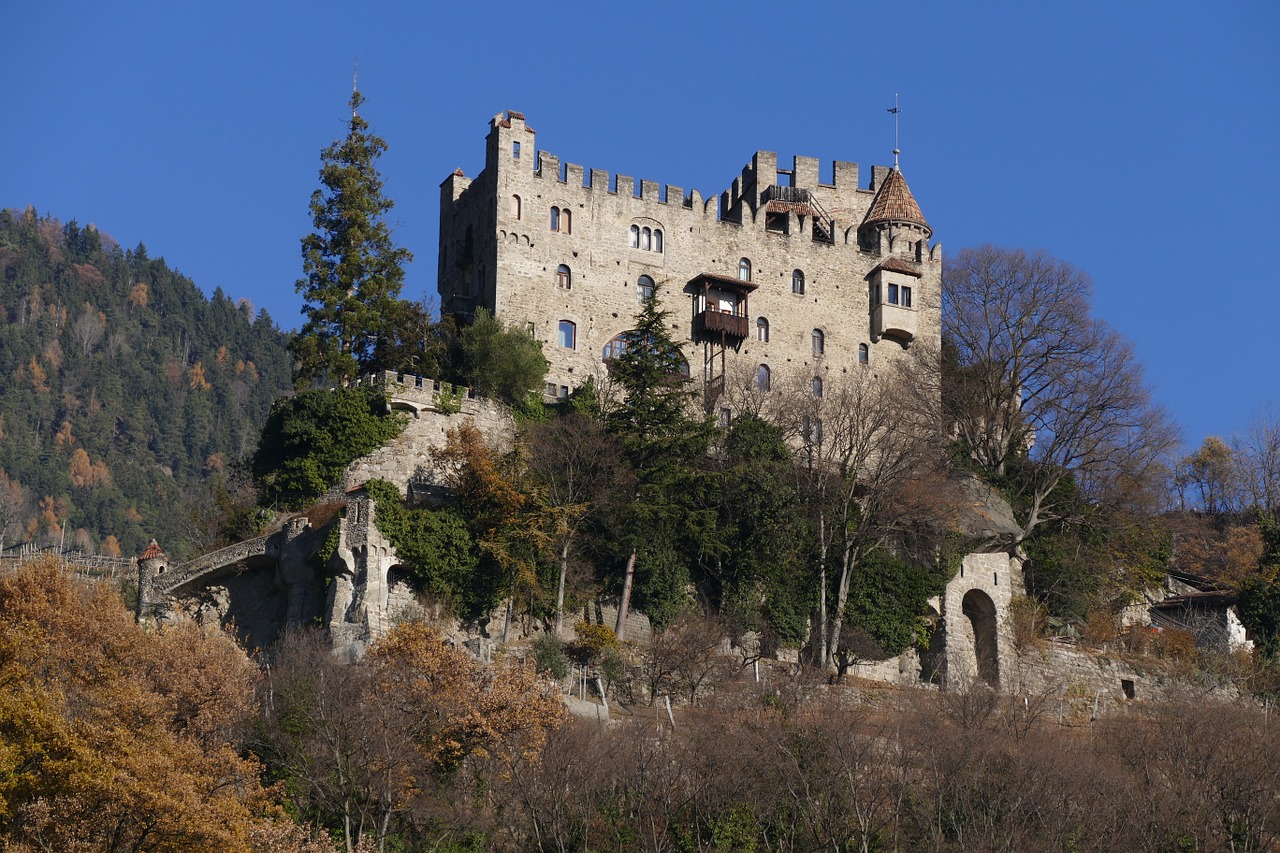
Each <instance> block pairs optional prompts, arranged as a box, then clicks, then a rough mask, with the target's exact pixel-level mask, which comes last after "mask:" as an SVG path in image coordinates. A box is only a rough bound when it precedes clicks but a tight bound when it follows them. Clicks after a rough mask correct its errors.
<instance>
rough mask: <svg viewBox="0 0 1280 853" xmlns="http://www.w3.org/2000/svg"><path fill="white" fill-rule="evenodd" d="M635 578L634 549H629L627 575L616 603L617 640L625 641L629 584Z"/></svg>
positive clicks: (629, 592)
mask: <svg viewBox="0 0 1280 853" xmlns="http://www.w3.org/2000/svg"><path fill="white" fill-rule="evenodd" d="M635 576H636V549H635V548H632V549H631V556H630V557H628V558H627V574H626V576H625V577H624V578H623V580H622V600H621V601H619V602H618V625H617V627H616V628H615V629H614V633H615V634H617V635H618V639H619V640H623V639H626V638H625V637H624V636H623V634H625V633H626V630H627V611H628V610H629V609H630V608H631V582H632V580H633V579H634V578H635Z"/></svg>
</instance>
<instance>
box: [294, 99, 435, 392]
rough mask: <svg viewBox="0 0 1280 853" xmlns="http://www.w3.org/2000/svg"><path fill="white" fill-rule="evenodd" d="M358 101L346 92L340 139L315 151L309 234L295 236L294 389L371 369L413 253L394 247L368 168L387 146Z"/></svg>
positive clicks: (378, 182) (377, 178)
mask: <svg viewBox="0 0 1280 853" xmlns="http://www.w3.org/2000/svg"><path fill="white" fill-rule="evenodd" d="M362 103H364V97H363V96H362V95H361V94H360V92H359V91H354V92H352V94H351V122H350V125H349V127H348V131H347V136H346V138H345V139H343V140H342V141H341V142H334V143H333V144H332V145H330V146H329V147H328V148H325V149H324V151H323V152H322V154H321V159H322V161H323V166H321V168H320V183H321V184H322V188H321V189H318V190H316V191H315V192H314V193H313V194H312V195H311V216H312V220H313V222H314V223H315V228H316V230H315V232H314V233H312V234H308V235H307V236H306V237H304V238H302V268H303V271H304V272H305V273H306V277H305V278H302V279H299V280H298V283H297V290H298V292H299V293H301V294H302V295H303V297H304V298H305V299H306V305H305V307H304V308H303V314H304V316H305V317H306V322H304V323H303V324H302V329H301V330H300V331H299V333H298V336H297V337H296V338H294V340H293V342H292V344H291V345H290V346H291V349H292V351H293V355H294V357H295V359H296V360H297V374H296V376H295V384H296V385H297V386H298V387H299V388H305V387H307V386H308V385H310V384H311V383H312V382H313V381H314V380H316V379H319V378H323V379H326V380H328V381H329V382H344V381H346V380H349V379H352V378H353V377H355V376H356V375H357V374H358V373H359V372H360V371H362V370H365V369H369V368H371V367H373V366H374V365H373V362H374V357H375V349H376V344H377V341H378V339H379V337H380V336H383V335H386V334H388V333H390V332H391V329H389V328H388V324H389V322H390V321H391V318H394V317H396V316H398V315H399V314H400V313H401V311H400V309H401V304H400V299H399V296H400V289H401V287H403V285H404V265H405V264H406V263H408V262H409V261H411V260H412V259H413V254H412V253H411V252H410V251H409V250H408V249H404V248H400V247H397V246H396V245H395V243H393V242H392V239H391V229H390V227H389V226H388V225H387V222H386V219H385V217H386V214H387V211H389V210H391V208H392V207H393V206H394V205H395V202H393V201H392V200H391V199H389V198H387V197H385V196H384V195H383V194H382V177H381V175H379V173H378V170H377V167H376V165H375V164H376V163H377V160H378V158H379V157H380V156H382V153H383V152H384V151H386V149H387V144H386V142H384V141H383V140H382V139H381V138H380V137H378V136H376V135H374V134H372V133H370V132H369V124H368V122H366V121H365V120H364V119H363V118H362V117H361V116H360V113H359V108H360V105H361V104H362Z"/></svg>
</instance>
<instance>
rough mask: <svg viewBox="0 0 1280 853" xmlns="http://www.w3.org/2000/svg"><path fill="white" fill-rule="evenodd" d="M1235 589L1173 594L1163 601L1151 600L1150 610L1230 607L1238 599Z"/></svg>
mask: <svg viewBox="0 0 1280 853" xmlns="http://www.w3.org/2000/svg"><path fill="white" fill-rule="evenodd" d="M1239 599H1240V596H1239V594H1238V593H1236V591H1235V590H1230V589H1215V590H1207V591H1205V592H1190V593H1187V594H1186V595H1174V596H1170V597H1169V598H1166V599H1165V600H1163V601H1156V602H1153V603H1152V604H1151V605H1150V607H1151V609H1152V610H1181V609H1183V608H1218V607H1230V606H1232V605H1233V604H1235V603H1236V602H1237V601H1239Z"/></svg>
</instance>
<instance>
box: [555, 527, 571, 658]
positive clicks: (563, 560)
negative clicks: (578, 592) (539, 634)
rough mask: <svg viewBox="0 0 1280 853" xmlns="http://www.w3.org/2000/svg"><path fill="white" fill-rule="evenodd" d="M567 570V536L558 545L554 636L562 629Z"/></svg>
mask: <svg viewBox="0 0 1280 853" xmlns="http://www.w3.org/2000/svg"><path fill="white" fill-rule="evenodd" d="M568 571H569V537H567V536H566V537H565V540H564V544H563V545H562V546H561V547H560V583H559V584H558V585H557V587H556V636H559V635H560V632H561V631H563V630H564V576H565V575H566V574H567V573H568Z"/></svg>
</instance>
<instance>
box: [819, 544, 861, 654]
mask: <svg viewBox="0 0 1280 853" xmlns="http://www.w3.org/2000/svg"><path fill="white" fill-rule="evenodd" d="M853 553H854V548H853V547H852V546H850V545H846V546H845V547H844V555H843V557H842V559H841V561H840V588H839V590H838V591H837V592H836V606H835V612H834V613H832V614H831V633H830V634H829V635H828V637H829V644H828V648H827V657H826V660H824V661H823V664H824V665H826V666H832V665H836V666H838V664H837V663H836V651H837V650H838V649H839V648H840V629H841V628H843V627H844V604H845V602H846V601H847V600H848V599H849V585H850V583H851V582H852V581H853V567H854V565H855V563H856V560H855V559H854V556H853Z"/></svg>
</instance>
